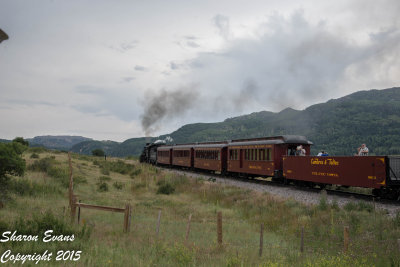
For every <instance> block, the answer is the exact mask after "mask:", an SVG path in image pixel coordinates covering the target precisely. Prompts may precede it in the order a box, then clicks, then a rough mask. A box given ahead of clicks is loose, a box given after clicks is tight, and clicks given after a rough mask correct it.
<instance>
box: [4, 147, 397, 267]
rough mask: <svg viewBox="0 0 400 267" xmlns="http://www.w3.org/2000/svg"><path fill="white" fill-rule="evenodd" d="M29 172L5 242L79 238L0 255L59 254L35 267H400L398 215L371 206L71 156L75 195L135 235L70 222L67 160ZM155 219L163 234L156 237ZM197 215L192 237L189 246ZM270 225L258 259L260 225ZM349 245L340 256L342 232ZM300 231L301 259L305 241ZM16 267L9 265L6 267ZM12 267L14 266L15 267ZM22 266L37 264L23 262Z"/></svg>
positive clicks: (41, 156)
mask: <svg viewBox="0 0 400 267" xmlns="http://www.w3.org/2000/svg"><path fill="white" fill-rule="evenodd" d="M24 158H25V160H26V163H27V172H26V173H25V176H24V177H13V178H12V181H11V183H10V188H9V199H8V200H7V201H6V202H5V206H4V207H3V208H2V209H0V233H2V232H4V231H14V230H17V231H18V233H20V234H29V233H30V234H36V235H38V234H39V235H40V234H42V233H43V232H44V231H45V230H48V229H53V230H54V232H55V233H56V234H64V235H70V234H74V235H75V237H76V238H75V240H74V241H73V242H49V243H44V242H5V243H0V253H1V255H3V253H4V251H6V250H8V249H10V250H11V251H12V253H14V254H16V253H18V252H19V253H21V254H32V253H43V252H44V251H46V250H48V251H49V252H53V260H52V261H50V262H40V263H39V265H62V264H66V265H76V266H400V255H399V245H398V244H397V239H399V238H400V215H399V216H396V217H394V218H390V217H388V216H387V215H386V213H385V211H375V210H374V208H373V206H371V205H369V204H363V203H361V204H356V203H350V204H347V205H346V206H345V207H343V208H339V207H338V205H337V204H335V203H327V202H326V199H325V198H324V196H323V195H321V200H320V203H319V205H316V206H305V205H303V204H300V203H297V202H295V201H293V200H283V199H279V198H276V197H274V196H271V195H269V194H261V193H257V192H253V191H248V190H244V189H240V188H234V187H228V186H225V185H222V184H217V183H214V182H212V181H206V180H204V179H194V178H188V177H185V176H180V175H176V174H174V173H173V172H170V171H163V170H159V169H157V168H155V167H153V166H149V165H142V164H139V163H138V162H137V161H135V160H121V159H109V158H107V161H104V158H95V157H89V156H80V155H76V154H73V155H72V165H73V173H74V183H75V189H74V192H75V194H77V195H78V198H79V200H81V201H82V202H83V203H89V204H97V205H107V206H113V207H120V208H124V207H125V205H126V204H130V205H131V206H132V207H133V209H132V221H131V230H130V232H129V233H123V216H124V215H123V214H122V213H113V212H105V211H98V210H89V209H82V210H81V216H80V217H81V223H80V225H77V223H76V222H75V223H74V224H71V223H70V217H69V210H68V173H69V170H68V155H67V154H66V153H61V152H49V151H42V150H40V149H31V150H29V151H28V152H25V153H24ZM159 210H161V211H162V213H161V221H160V229H159V234H158V236H157V235H156V225H157V217H158V213H159ZM219 211H221V212H222V216H223V245H222V246H220V245H218V243H217V213H218V212H219ZM190 214H192V220H191V228H190V235H189V238H188V241H187V242H185V236H186V229H187V222H188V217H189V215H190ZM261 224H263V225H264V244H263V245H264V247H263V254H262V256H261V257H260V256H259V245H260V226H261ZM345 226H349V229H350V245H349V249H348V251H347V252H346V253H345V252H344V251H343V229H344V227H345ZM302 227H304V252H303V253H301V252H300V233H301V229H302ZM60 250H63V251H70V252H71V251H78V250H80V251H82V254H81V257H80V259H79V260H78V261H71V260H65V261H55V260H54V258H55V253H56V252H57V251H60ZM8 263H10V262H8ZM10 265H11V264H10ZM24 265H27V266H30V265H32V266H33V265H35V264H34V262H26V263H25V264H24Z"/></svg>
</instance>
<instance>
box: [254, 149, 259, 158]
mask: <svg viewBox="0 0 400 267" xmlns="http://www.w3.org/2000/svg"><path fill="white" fill-rule="evenodd" d="M254 154H255V155H254V160H258V149H254Z"/></svg>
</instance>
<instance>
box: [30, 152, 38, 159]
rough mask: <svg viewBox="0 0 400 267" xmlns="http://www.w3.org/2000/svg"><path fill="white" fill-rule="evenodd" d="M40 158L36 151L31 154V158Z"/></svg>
mask: <svg viewBox="0 0 400 267" xmlns="http://www.w3.org/2000/svg"><path fill="white" fill-rule="evenodd" d="M38 158H39V155H38V154H36V153H32V154H31V159H38Z"/></svg>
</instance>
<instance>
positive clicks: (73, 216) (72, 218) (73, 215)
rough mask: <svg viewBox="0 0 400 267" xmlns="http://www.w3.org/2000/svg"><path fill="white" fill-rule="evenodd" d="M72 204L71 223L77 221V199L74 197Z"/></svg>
mask: <svg viewBox="0 0 400 267" xmlns="http://www.w3.org/2000/svg"><path fill="white" fill-rule="evenodd" d="M71 202H72V204H71V222H72V223H73V222H74V221H75V214H76V197H75V196H74V195H72V201H71Z"/></svg>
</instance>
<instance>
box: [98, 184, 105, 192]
mask: <svg viewBox="0 0 400 267" xmlns="http://www.w3.org/2000/svg"><path fill="white" fill-rule="evenodd" d="M97 185H98V190H99V191H100V192H107V191H108V184H107V183H105V182H102V183H98V184H97Z"/></svg>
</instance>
